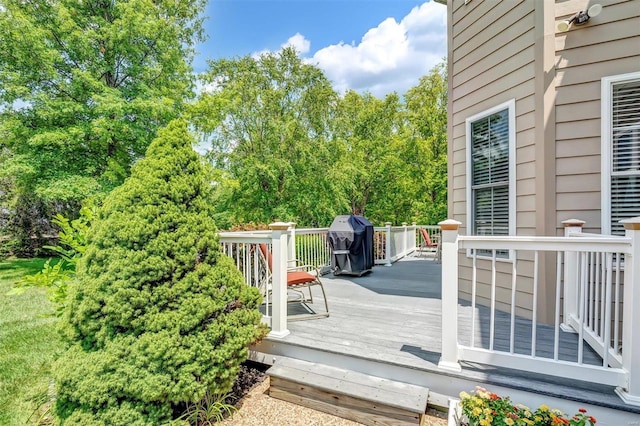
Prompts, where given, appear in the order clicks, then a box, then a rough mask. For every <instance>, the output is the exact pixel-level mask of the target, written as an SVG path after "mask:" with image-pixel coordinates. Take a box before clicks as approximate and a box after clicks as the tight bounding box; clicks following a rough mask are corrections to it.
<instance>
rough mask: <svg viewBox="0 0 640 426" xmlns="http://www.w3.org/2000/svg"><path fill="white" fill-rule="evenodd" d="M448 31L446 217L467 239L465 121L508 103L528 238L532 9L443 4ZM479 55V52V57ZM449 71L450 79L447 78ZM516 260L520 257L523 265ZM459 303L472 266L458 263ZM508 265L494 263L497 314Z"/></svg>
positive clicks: (483, 290)
mask: <svg viewBox="0 0 640 426" xmlns="http://www.w3.org/2000/svg"><path fill="white" fill-rule="evenodd" d="M449 8H450V10H449V13H450V15H449V18H450V19H452V21H450V22H453V25H452V28H450V33H449V41H450V43H449V57H450V58H451V61H450V64H449V65H450V74H449V75H450V76H451V78H450V93H451V94H452V96H450V108H451V109H450V111H451V115H450V117H451V119H450V135H451V143H450V152H449V154H450V155H449V158H450V162H449V176H451V179H450V194H451V197H450V211H451V213H452V214H453V218H454V219H456V220H459V221H460V222H462V227H461V233H463V234H466V233H467V230H468V229H469V228H468V220H467V217H466V216H467V213H466V211H467V204H466V203H467V200H466V198H467V193H466V179H467V176H466V173H467V172H466V167H467V165H466V144H467V141H466V133H465V132H466V128H465V120H466V119H467V118H468V117H471V116H473V115H475V114H478V113H481V112H483V111H485V110H487V109H489V108H492V107H495V106H496V105H499V104H502V103H504V102H507V101H510V100H512V99H514V100H515V116H516V117H515V121H516V166H515V171H516V199H517V201H516V205H517V210H518V213H517V221H516V228H517V233H518V234H520V235H533V234H535V219H534V217H535V211H536V198H535V196H534V194H535V176H536V172H535V162H534V160H535V142H536V138H535V122H536V118H535V106H536V102H535V99H534V93H535V74H536V67H535V62H534V59H535V37H536V36H535V14H534V10H535V4H534V2H532V1H529V0H520V1H508V2H493V1H475V2H470V3H469V4H468V5H464V1H460V2H458V1H454V2H453V3H452V4H450V5H449ZM513 22H518V25H513ZM479 52H482V53H479ZM451 70H453V71H454V72H451ZM523 255H524V256H525V257H526V259H525V258H523ZM523 255H520V256H519V257H520V258H521V259H522V260H521V261H519V262H518V265H519V266H518V268H519V269H520V273H521V274H522V275H526V276H522V277H521V279H520V280H519V282H518V286H519V289H520V292H519V294H518V297H517V298H516V305H517V306H518V309H517V312H518V314H521V315H528V314H527V312H526V309H527V308H526V306H531V298H532V291H533V289H532V285H533V284H532V279H531V277H532V276H533V270H532V269H533V266H532V265H533V264H532V262H530V256H526V254H523ZM460 261H461V264H462V265H463V266H462V268H461V270H460V288H461V293H462V294H461V297H463V298H467V299H469V298H470V296H471V267H470V266H471V261H470V259H468V258H467V257H466V256H464V255H463V256H461V258H460ZM478 267H479V270H478V283H480V284H479V286H478V288H477V291H478V296H479V302H481V303H482V302H485V303H487V302H488V301H489V293H490V286H489V284H488V283H490V281H491V280H490V262H489V261H486V260H479V261H478ZM510 275H511V263H508V262H498V277H497V281H496V282H497V288H496V294H497V299H498V303H497V306H498V308H502V309H506V308H507V305H506V304H505V303H503V301H510V299H511V290H510V288H511V278H510Z"/></svg>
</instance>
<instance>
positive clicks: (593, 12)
mask: <svg viewBox="0 0 640 426" xmlns="http://www.w3.org/2000/svg"><path fill="white" fill-rule="evenodd" d="M600 12H602V5H600V4H594V5H593V6H591V7H590V8H589V9H588V10H586V11H583V10H581V11H580V12H578V13H576V14H575V15H573V16H572V17H571V19H569V20H568V21H560V22H558V31H560V32H565V31H567V30H568V29H569V27H570V26H571V24H575V25H582V24H586V23H587V21H588V20H589V18H593V17H594V16H598V15H599V14H600Z"/></svg>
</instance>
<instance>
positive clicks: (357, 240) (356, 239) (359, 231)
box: [327, 215, 374, 276]
mask: <svg viewBox="0 0 640 426" xmlns="http://www.w3.org/2000/svg"><path fill="white" fill-rule="evenodd" d="M327 238H328V240H329V246H330V247H331V270H332V271H333V274H334V275H340V274H349V275H358V276H360V275H362V274H364V273H366V272H369V271H371V269H372V268H373V263H374V261H373V225H372V224H371V222H369V221H368V220H367V219H366V218H364V217H363V216H353V215H352V216H337V217H336V218H335V219H334V220H333V223H332V224H331V227H330V228H329V231H328V233H327Z"/></svg>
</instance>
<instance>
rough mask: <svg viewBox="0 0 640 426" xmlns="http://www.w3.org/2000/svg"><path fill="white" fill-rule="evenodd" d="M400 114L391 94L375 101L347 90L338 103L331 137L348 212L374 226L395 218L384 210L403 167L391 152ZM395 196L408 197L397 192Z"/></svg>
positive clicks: (400, 161) (398, 157) (395, 97)
mask: <svg viewBox="0 0 640 426" xmlns="http://www.w3.org/2000/svg"><path fill="white" fill-rule="evenodd" d="M400 111H401V105H400V100H399V98H398V96H397V95H396V94H395V93H393V94H390V95H387V96H386V97H385V99H378V98H376V97H374V96H373V95H371V94H369V93H365V94H364V95H360V94H358V93H356V92H354V91H348V92H347V93H346V94H345V95H344V97H343V98H342V99H341V100H340V102H339V104H338V109H337V113H336V116H337V120H336V131H335V135H336V138H337V140H338V141H339V142H340V145H341V153H342V155H341V157H342V158H343V162H342V164H341V166H342V170H341V171H342V174H343V175H342V176H341V180H342V181H343V184H344V188H345V191H346V193H347V197H348V199H349V203H350V206H351V213H353V214H359V215H365V216H367V217H368V218H369V220H371V221H372V222H374V223H384V222H386V221H389V220H392V221H395V219H396V218H394V217H391V216H390V213H391V212H390V211H389V210H390V209H389V208H388V207H389V202H390V201H391V200H390V199H389V197H393V196H394V190H396V189H397V186H396V185H394V182H396V181H397V180H398V176H399V175H401V174H402V172H403V169H402V168H403V166H404V164H403V161H402V160H403V158H402V157H400V156H399V155H398V154H399V153H398V152H397V150H396V149H394V144H395V143H397V142H398V141H399V135H398V132H399V127H400V126H401V120H400V118H401V116H400ZM395 195H397V196H399V197H403V196H407V195H408V194H406V191H401V192H400V193H398V194H395ZM394 198H395V197H394ZM391 204H393V203H391ZM402 210H404V209H402ZM402 216H404V215H402ZM400 219H402V218H400Z"/></svg>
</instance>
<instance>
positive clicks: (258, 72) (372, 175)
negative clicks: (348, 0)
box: [191, 49, 447, 228]
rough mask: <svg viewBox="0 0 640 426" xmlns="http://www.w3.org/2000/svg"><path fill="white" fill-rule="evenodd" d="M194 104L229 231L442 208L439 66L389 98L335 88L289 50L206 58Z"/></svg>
mask: <svg viewBox="0 0 640 426" xmlns="http://www.w3.org/2000/svg"><path fill="white" fill-rule="evenodd" d="M205 83H207V84H208V85H207V87H209V90H208V91H207V92H205V93H204V94H203V95H202V96H201V97H200V99H199V100H198V102H197V103H196V104H195V105H194V106H193V108H192V109H191V118H192V121H193V123H194V124H195V127H196V128H197V129H198V131H199V132H200V134H201V138H202V140H203V142H207V143H210V144H211V148H210V150H209V153H208V158H209V160H210V161H211V162H212V164H213V165H214V167H215V169H216V175H215V180H214V181H215V183H216V190H215V197H216V206H217V208H216V213H215V215H216V216H215V217H216V219H217V220H218V221H219V223H220V224H223V226H224V227H225V228H229V227H231V226H232V225H233V224H237V223H247V222H251V221H254V222H264V223H269V222H271V221H273V220H274V219H280V220H287V221H295V222H297V223H298V226H301V227H305V226H328V225H329V224H330V223H331V221H332V220H333V218H334V217H335V216H336V215H337V214H346V213H355V214H364V215H366V216H367V217H368V218H369V219H370V220H371V221H373V222H374V223H378V224H382V223H384V222H386V221H392V222H394V223H400V222H403V221H406V222H413V221H417V222H420V223H427V224H429V223H437V222H438V221H440V220H442V219H445V218H446V215H447V136H446V124H447V94H446V90H447V84H446V73H445V67H444V64H441V65H438V66H437V67H435V68H434V69H433V70H432V71H431V72H430V73H429V74H428V75H427V76H425V77H423V78H422V79H421V80H420V83H419V84H418V85H417V86H416V87H414V88H412V89H410V90H409V91H408V92H407V93H406V95H405V97H404V103H403V102H402V101H401V99H400V98H399V97H398V95H396V94H395V93H393V94H390V95H387V96H386V97H385V98H384V99H378V98H376V97H374V96H373V95H371V94H369V93H364V94H359V93H357V92H355V91H348V92H347V93H345V94H344V95H343V96H340V95H338V94H337V93H335V92H334V91H333V89H331V86H330V84H329V82H328V81H327V79H326V77H325V76H324V75H323V74H322V72H321V71H320V70H319V69H318V68H317V67H314V66H312V65H309V64H305V63H304V62H303V60H302V59H301V58H299V57H298V56H297V54H296V52H295V51H294V50H292V49H284V50H282V51H280V52H278V53H267V54H264V55H262V56H261V57H259V58H252V57H243V58H237V59H232V60H227V59H222V60H219V61H216V62H212V63H211V64H210V70H209V72H208V73H207V75H206V76H205Z"/></svg>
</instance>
